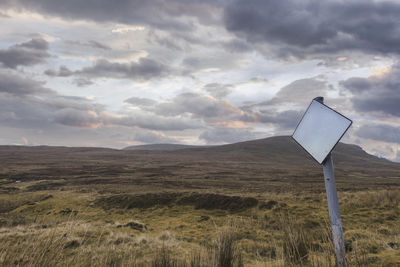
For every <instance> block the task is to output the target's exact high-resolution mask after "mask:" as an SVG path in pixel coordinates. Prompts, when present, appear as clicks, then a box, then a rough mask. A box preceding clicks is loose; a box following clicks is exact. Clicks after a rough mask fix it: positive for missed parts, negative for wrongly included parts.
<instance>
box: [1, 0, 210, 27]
mask: <svg viewBox="0 0 400 267" xmlns="http://www.w3.org/2000/svg"><path fill="white" fill-rule="evenodd" d="M216 3H217V1H186V0H171V1H163V0H147V1H140V0H132V1H125V0H115V1H98V0H86V1H81V0H69V1H64V0H34V1H32V0H14V1H3V2H2V3H0V7H1V6H3V7H4V8H11V9H15V10H21V9H22V10H30V11H36V12H38V13H41V14H47V15H54V16H59V17H63V18H65V19H80V20H82V19H83V20H92V21H97V22H119V23H125V24H139V25H151V26H154V27H156V28H160V29H173V30H179V31H189V30H191V29H192V28H193V25H192V24H190V23H187V22H186V23H185V22H182V21H180V18H181V17H183V16H191V17H195V18H197V19H198V20H202V21H204V23H212V22H213V21H215V19H216V18H215V14H214V12H213V11H212V9H211V8H210V7H213V6H215V5H216Z"/></svg>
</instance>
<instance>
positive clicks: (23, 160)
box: [0, 136, 400, 192]
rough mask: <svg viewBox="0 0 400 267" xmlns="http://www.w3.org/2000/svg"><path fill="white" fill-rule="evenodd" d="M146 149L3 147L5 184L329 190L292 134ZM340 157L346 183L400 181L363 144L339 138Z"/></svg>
mask: <svg viewBox="0 0 400 267" xmlns="http://www.w3.org/2000/svg"><path fill="white" fill-rule="evenodd" d="M143 148H146V150H138V149H123V150H117V149H108V148H90V147H89V148H88V147H84V148H82V147H51V146H38V147H25V146H1V147H0V162H2V166H1V167H2V168H1V169H0V181H2V183H3V184H10V183H14V182H15V181H28V182H29V181H31V182H32V185H31V187H29V188H28V190H44V189H49V188H50V189H51V188H66V187H68V188H71V187H72V188H81V187H82V186H86V185H90V186H91V189H93V190H94V189H96V190H106V191H107V190H114V191H118V192H120V191H132V190H133V191H135V190H141V188H146V190H148V188H151V189H152V190H170V189H172V190H176V189H177V188H181V189H182V188H186V189H192V190H194V189H196V190H198V189H208V188H210V189H211V188H213V189H215V188H221V189H224V190H229V191H230V192H233V191H242V190H253V191H265V190H267V191H268V190H276V189H277V188H279V190H289V189H290V187H292V186H296V185H298V184H301V186H303V187H305V188H307V189H310V190H315V189H316V188H318V190H322V189H323V179H321V177H322V168H321V166H320V165H319V164H318V163H316V162H315V161H314V160H313V159H312V158H311V157H310V156H308V154H307V153H306V152H305V151H303V150H302V148H300V147H299V146H298V145H297V144H296V143H295V142H294V141H293V140H292V139H291V137H287V136H279V137H271V138H265V139H260V140H253V141H247V142H240V143H235V144H228V145H221V146H212V147H190V146H188V147H186V146H176V145H150V146H144V147H141V149H143ZM162 148H164V150H163V149H162ZM333 159H334V163H335V173H336V177H337V180H338V184H339V187H340V186H341V187H343V188H346V190H351V189H352V188H354V187H360V186H361V187H363V188H364V187H365V188H370V187H381V188H382V187H383V188H386V187H390V186H399V185H400V164H399V163H394V162H390V161H388V160H385V159H381V158H378V157H375V156H373V155H370V154H368V153H366V152H365V151H364V150H362V149H361V148H360V147H359V146H356V145H349V144H343V143H339V144H338V145H337V147H336V148H335V150H334V152H333ZM288 184H289V186H287V185H288ZM284 185H285V186H284ZM0 187H1V185H0Z"/></svg>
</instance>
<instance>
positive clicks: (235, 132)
mask: <svg viewBox="0 0 400 267" xmlns="http://www.w3.org/2000/svg"><path fill="white" fill-rule="evenodd" d="M255 138H257V135H256V134H255V133H253V132H252V131H251V129H247V128H228V127H213V128H210V129H207V130H205V131H204V132H202V133H201V134H200V136H199V139H202V140H204V141H206V142H207V143H208V144H217V143H235V142H240V141H247V140H251V139H255Z"/></svg>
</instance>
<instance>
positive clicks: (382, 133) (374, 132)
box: [355, 124, 400, 143]
mask: <svg viewBox="0 0 400 267" xmlns="http://www.w3.org/2000/svg"><path fill="white" fill-rule="evenodd" d="M355 134H356V135H357V136H359V137H362V138H368V139H372V140H377V141H384V142H389V143H400V128H398V127H393V126H390V125H383V124H381V125H363V126H361V127H360V128H359V129H358V130H357V131H356V132H355Z"/></svg>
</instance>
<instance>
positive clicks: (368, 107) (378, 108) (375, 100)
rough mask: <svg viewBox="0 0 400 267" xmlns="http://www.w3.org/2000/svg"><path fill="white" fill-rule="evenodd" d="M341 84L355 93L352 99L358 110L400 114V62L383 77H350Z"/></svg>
mask: <svg viewBox="0 0 400 267" xmlns="http://www.w3.org/2000/svg"><path fill="white" fill-rule="evenodd" d="M341 85H342V86H343V87H344V88H345V89H347V90H348V91H350V92H351V93H352V94H353V96H352V97H351V101H352V103H353V106H354V108H355V109H356V110H357V111H362V112H382V113H385V114H390V115H393V116H400V108H399V103H400V89H399V88H400V64H398V63H397V64H395V65H393V66H392V68H391V70H390V71H389V72H388V73H387V74H385V75H383V76H381V77H376V76H371V77H368V78H350V79H348V80H345V81H343V82H341Z"/></svg>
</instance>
